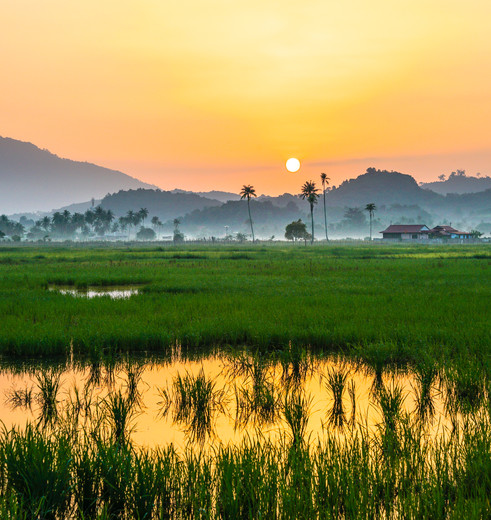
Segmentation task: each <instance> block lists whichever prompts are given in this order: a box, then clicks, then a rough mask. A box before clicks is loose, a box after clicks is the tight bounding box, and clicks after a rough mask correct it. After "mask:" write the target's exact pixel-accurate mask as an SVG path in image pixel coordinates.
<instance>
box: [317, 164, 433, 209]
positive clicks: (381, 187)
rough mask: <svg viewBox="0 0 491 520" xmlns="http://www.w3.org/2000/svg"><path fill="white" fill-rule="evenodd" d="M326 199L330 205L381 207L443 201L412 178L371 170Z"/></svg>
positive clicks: (344, 184) (424, 204) (346, 183)
mask: <svg viewBox="0 0 491 520" xmlns="http://www.w3.org/2000/svg"><path fill="white" fill-rule="evenodd" d="M326 199H327V200H328V201H329V204H330V205H336V206H363V207H365V205H366V204H368V203H369V202H374V203H375V204H376V205H377V206H379V205H382V204H418V205H420V206H427V205H428V204H434V203H436V202H437V201H440V200H441V199H442V197H441V195H438V194H436V193H433V192H432V191H429V190H423V189H422V188H420V187H419V186H418V183H417V182H416V181H415V180H414V178H413V177H411V175H406V174H403V173H399V172H394V171H390V172H389V171H385V170H376V169H375V168H368V169H367V171H366V173H364V174H362V175H360V176H358V177H356V179H349V180H347V181H344V182H343V183H341V184H340V185H339V186H338V187H337V188H335V189H333V190H331V191H330V192H329V193H328V194H327V195H326Z"/></svg>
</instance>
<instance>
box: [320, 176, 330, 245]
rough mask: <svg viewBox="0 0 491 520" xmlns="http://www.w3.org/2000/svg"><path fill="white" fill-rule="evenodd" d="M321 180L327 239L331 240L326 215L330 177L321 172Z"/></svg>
mask: <svg viewBox="0 0 491 520" xmlns="http://www.w3.org/2000/svg"><path fill="white" fill-rule="evenodd" d="M321 181H322V194H323V195H324V227H325V228H326V241H327V242H329V238H328V236H327V216H326V188H327V185H328V184H329V181H330V179H329V177H328V176H327V175H326V174H325V173H321Z"/></svg>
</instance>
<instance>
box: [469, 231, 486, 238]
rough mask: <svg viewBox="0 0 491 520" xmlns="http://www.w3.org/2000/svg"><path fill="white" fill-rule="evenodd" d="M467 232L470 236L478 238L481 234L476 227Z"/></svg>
mask: <svg viewBox="0 0 491 520" xmlns="http://www.w3.org/2000/svg"><path fill="white" fill-rule="evenodd" d="M469 234H470V236H471V237H472V238H480V237H482V235H483V234H482V232H481V231H478V230H477V229H472V230H471V231H470V233H469Z"/></svg>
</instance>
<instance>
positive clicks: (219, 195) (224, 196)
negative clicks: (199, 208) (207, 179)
mask: <svg viewBox="0 0 491 520" xmlns="http://www.w3.org/2000/svg"><path fill="white" fill-rule="evenodd" d="M171 193H195V194H196V195H199V196H200V197H205V198H207V199H213V200H219V201H220V202H228V201H229V200H240V195H238V194H237V193H231V192H229V191H217V190H213V191H197V192H194V191H186V190H180V189H175V190H172V191H171Z"/></svg>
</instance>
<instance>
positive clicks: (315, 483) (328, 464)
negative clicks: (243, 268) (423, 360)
mask: <svg viewBox="0 0 491 520" xmlns="http://www.w3.org/2000/svg"><path fill="white" fill-rule="evenodd" d="M294 401H295V402H292V403H291V404H290V405H289V406H291V407H293V408H296V407H299V410H298V411H297V412H298V413H297V412H295V411H294V410H292V413H293V414H294V415H295V416H297V415H298V417H297V418H296V419H292V420H293V422H296V421H297V420H298V419H300V417H301V416H303V408H304V405H305V403H303V402H302V401H301V399H298V398H295V399H294ZM298 426H300V430H295V433H294V434H293V430H292V438H291V439H286V440H285V441H284V442H282V443H280V444H272V443H269V442H256V441H252V440H248V441H244V442H243V443H242V444H240V445H238V446H223V445H222V446H220V447H218V448H217V449H216V450H215V451H213V452H200V451H187V452H186V453H185V454H183V455H179V454H178V453H177V452H176V451H175V450H174V448H173V447H172V446H168V447H165V448H162V449H159V450H150V449H135V447H134V446H132V445H131V444H130V443H123V444H122V443H120V442H117V441H116V440H111V438H108V439H102V438H101V437H100V436H99V435H98V434H97V432H92V433H90V432H85V433H84V432H82V433H81V434H80V436H79V437H78V438H77V442H74V441H75V439H74V437H73V434H72V433H71V432H70V433H69V432H67V431H64V430H63V429H62V428H60V429H59V430H57V431H56V435H50V434H49V433H47V432H46V430H39V429H37V428H36V427H34V426H29V427H27V429H25V430H24V431H19V430H12V431H10V432H3V434H1V435H0V468H1V471H0V513H1V514H2V518H40V519H61V518H104V519H109V518H111V519H113V518H121V519H157V518H159V519H161V518H167V519H170V518H175V519H196V518H202V519H236V518H238V519H241V518H243V519H250V520H253V519H257V518H268V519H269V518H271V519H281V520H283V519H285V520H286V519H292V520H293V519H296V518H309V519H310V518H315V519H338V518H362V519H372V518H428V519H429V518H431V519H437V520H438V519H442V520H443V519H447V518H458V517H461V518H466V519H467V518H468V519H481V518H488V517H489V513H490V507H491V504H490V498H489V497H490V494H489V491H490V489H491V428H490V424H489V419H487V420H484V421H480V422H479V423H477V424H472V425H470V426H468V427H467V428H466V429H465V430H464V431H463V432H461V434H460V435H451V436H448V437H446V438H442V439H441V440H440V441H438V442H436V443H430V442H424V440H423V439H424V434H423V433H422V432H421V431H420V430H418V429H410V428H405V427H404V425H403V424H402V426H400V428H399V432H398V435H397V439H396V441H394V438H393V437H390V439H391V440H390V442H391V444H389V440H388V438H387V432H386V431H381V432H380V437H378V438H376V439H375V440H374V439H372V438H370V437H369V436H367V434H366V432H365V431H364V430H363V428H357V429H354V430H353V431H352V433H351V435H349V436H346V437H340V436H337V435H335V434H332V435H328V436H327V439H326V441H324V442H322V443H319V444H313V445H311V446H310V447H309V446H308V444H306V443H304V442H302V438H301V435H302V432H301V420H300V423H299V424H298ZM83 433H84V434H83ZM89 433H90V434H89ZM82 434H83V435H82ZM293 435H294V436H293ZM395 442H396V443H397V445H396V448H394V443H395ZM26 461H28V463H26Z"/></svg>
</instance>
